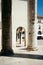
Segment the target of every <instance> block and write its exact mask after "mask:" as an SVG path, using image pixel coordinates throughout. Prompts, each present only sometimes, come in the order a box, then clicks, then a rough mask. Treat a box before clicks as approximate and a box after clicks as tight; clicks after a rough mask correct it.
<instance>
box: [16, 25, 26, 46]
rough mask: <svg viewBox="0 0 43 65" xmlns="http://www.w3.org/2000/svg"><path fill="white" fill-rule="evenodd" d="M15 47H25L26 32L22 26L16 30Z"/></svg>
mask: <svg viewBox="0 0 43 65" xmlns="http://www.w3.org/2000/svg"><path fill="white" fill-rule="evenodd" d="M16 46H17V47H18V46H21V47H22V46H23V47H24V46H26V30H25V28H24V27H22V26H20V27H18V28H17V29H16Z"/></svg>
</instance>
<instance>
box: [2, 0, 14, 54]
mask: <svg viewBox="0 0 43 65" xmlns="http://www.w3.org/2000/svg"><path fill="white" fill-rule="evenodd" d="M1 4H2V50H1V53H2V55H8V54H13V51H12V25H11V6H12V4H11V0H2V3H1Z"/></svg>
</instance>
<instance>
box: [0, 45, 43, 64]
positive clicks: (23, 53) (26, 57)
mask: <svg viewBox="0 0 43 65" xmlns="http://www.w3.org/2000/svg"><path fill="white" fill-rule="evenodd" d="M39 48H40V49H39V50H38V51H27V50H26V49H25V48H23V47H18V48H15V50H14V55H13V56H0V65H43V47H42V46H41V47H39Z"/></svg>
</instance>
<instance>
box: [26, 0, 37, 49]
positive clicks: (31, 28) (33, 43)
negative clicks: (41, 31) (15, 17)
mask: <svg viewBox="0 0 43 65" xmlns="http://www.w3.org/2000/svg"><path fill="white" fill-rule="evenodd" d="M36 5H37V2H36V0H28V46H27V49H29V50H37V23H36V22H37V16H36V14H37V13H36V10H37V9H36V7H37V6H36Z"/></svg>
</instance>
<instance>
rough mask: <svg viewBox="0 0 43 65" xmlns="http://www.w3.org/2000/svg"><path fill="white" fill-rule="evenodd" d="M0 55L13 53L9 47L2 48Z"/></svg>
mask: <svg viewBox="0 0 43 65" xmlns="http://www.w3.org/2000/svg"><path fill="white" fill-rule="evenodd" d="M1 55H2V56H12V55H14V53H13V50H12V49H10V50H9V49H6V50H4V49H2V50H1Z"/></svg>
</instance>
